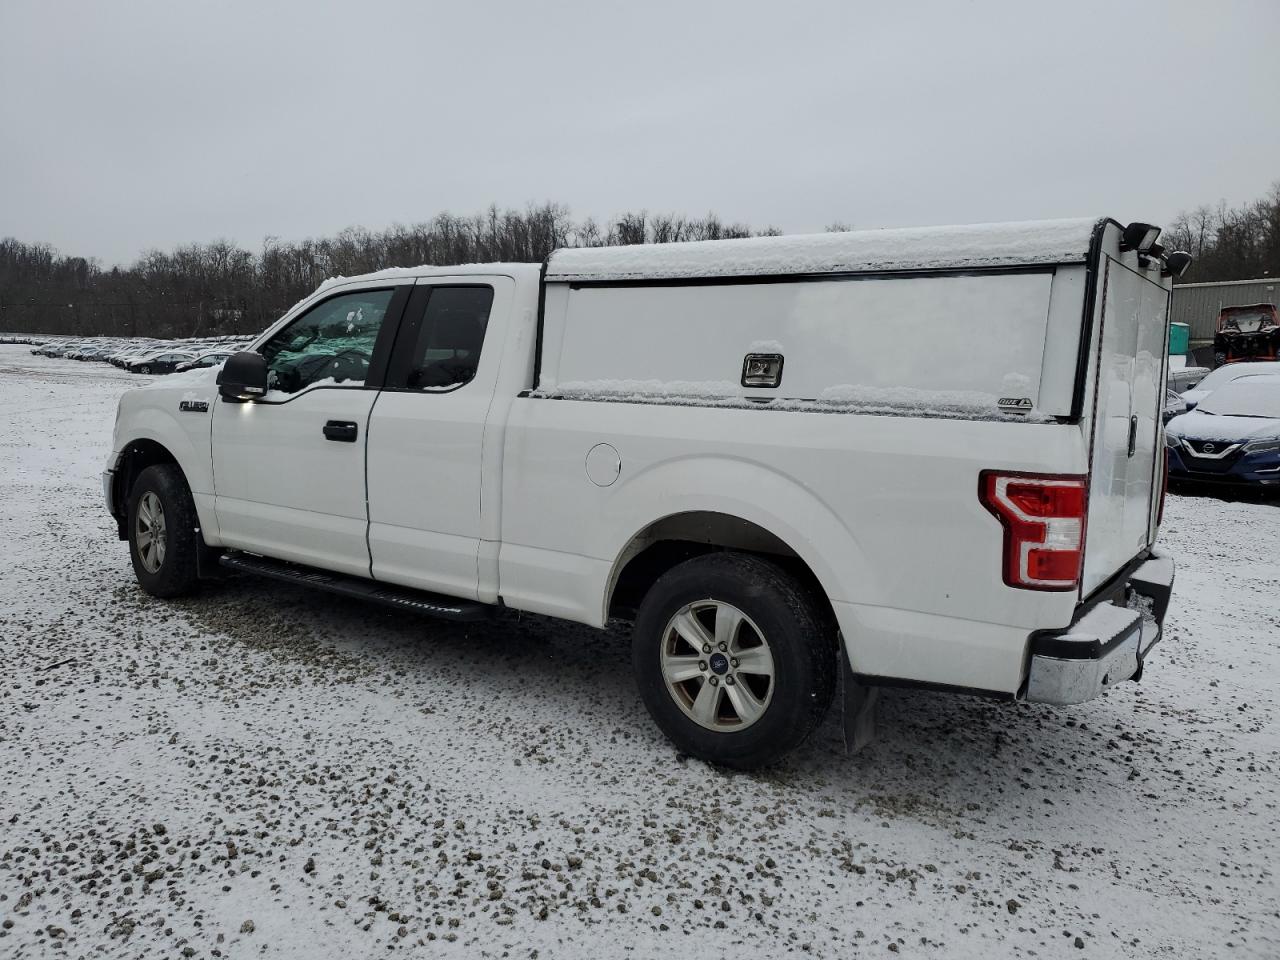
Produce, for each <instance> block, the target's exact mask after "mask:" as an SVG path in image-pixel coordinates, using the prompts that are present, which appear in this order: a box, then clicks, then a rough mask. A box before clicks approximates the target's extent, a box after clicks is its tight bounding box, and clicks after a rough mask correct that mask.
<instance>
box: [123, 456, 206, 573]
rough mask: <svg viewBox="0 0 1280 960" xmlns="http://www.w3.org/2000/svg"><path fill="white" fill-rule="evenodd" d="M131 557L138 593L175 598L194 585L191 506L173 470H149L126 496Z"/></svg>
mask: <svg viewBox="0 0 1280 960" xmlns="http://www.w3.org/2000/svg"><path fill="white" fill-rule="evenodd" d="M128 523H129V526H128V529H129V557H130V559H131V560H132V561H133V572H134V575H135V576H137V578H138V583H140V584H142V589H144V590H146V591H147V593H149V594H151V595H152V596H155V597H178V596H181V595H183V594H185V593H190V592H191V591H192V590H193V589H194V588H195V585H196V550H197V548H198V547H199V542H198V540H199V536H200V535H199V534H198V533H197V532H196V527H197V526H198V521H197V519H196V507H195V502H194V501H193V500H192V499H191V491H190V490H188V489H187V481H186V478H185V477H183V475H182V471H181V470H180V469H178V467H177V466H176V465H175V464H172V463H162V464H157V465H155V466H152V467H147V468H146V469H145V470H143V471H142V472H141V473H140V474H138V479H137V480H135V481H134V483H133V489H132V490H130V491H129V517H128Z"/></svg>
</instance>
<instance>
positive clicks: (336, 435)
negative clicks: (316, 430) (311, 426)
mask: <svg viewBox="0 0 1280 960" xmlns="http://www.w3.org/2000/svg"><path fill="white" fill-rule="evenodd" d="M356 434H357V429H356V425H355V424H354V423H352V422H351V421H350V420H330V421H329V422H328V423H326V424H325V425H324V438H325V439H326V440H337V441H338V442H339V443H355V442H356Z"/></svg>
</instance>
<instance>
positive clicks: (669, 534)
mask: <svg viewBox="0 0 1280 960" xmlns="http://www.w3.org/2000/svg"><path fill="white" fill-rule="evenodd" d="M729 550H733V551H738V552H742V553H751V554H756V555H758V556H762V557H765V558H767V559H770V560H773V561H774V562H775V563H777V564H778V565H779V566H781V567H783V568H784V569H786V570H787V571H788V572H790V573H791V574H792V575H793V576H795V577H796V578H797V579H799V580H801V581H802V582H803V583H804V584H805V585H806V586H808V587H809V588H810V589H811V590H812V591H813V593H814V594H815V596H816V597H818V599H819V601H820V603H821V605H822V607H823V609H824V610H825V611H826V612H827V613H828V614H829V615H830V616H831V617H832V619H833V620H834V618H835V613H834V610H833V608H832V606H831V599H830V597H829V595H828V592H827V589H826V587H825V586H824V585H823V582H822V579H821V578H820V577H819V576H818V574H817V573H816V572H815V570H814V568H813V566H812V565H810V563H809V562H808V561H807V560H806V559H805V558H804V557H803V556H801V555H800V553H799V552H797V551H796V550H795V549H794V548H793V547H792V546H791V545H790V544H788V543H787V541H786V540H784V539H783V538H782V537H781V536H779V535H778V534H776V533H774V532H773V531H772V530H770V529H768V528H767V527H765V526H763V525H762V524H760V523H758V522H756V521H753V520H748V519H746V518H744V517H740V516H737V515H735V514H731V513H725V512H721V511H716V510H686V511H681V512H679V513H672V514H668V515H666V516H664V517H661V518H659V519H657V520H654V521H653V522H651V523H649V524H646V525H645V526H644V527H643V528H641V529H640V530H638V531H636V532H635V534H633V535H632V536H631V538H630V539H629V540H628V542H627V544H626V545H625V546H624V547H623V549H622V551H621V552H620V553H619V554H618V558H617V560H616V561H615V563H614V565H613V569H612V571H611V573H610V576H609V583H608V591H607V596H606V601H605V609H606V612H607V614H608V616H611V617H619V618H622V619H630V618H632V617H634V614H635V610H636V608H637V607H638V606H639V604H640V601H641V600H643V599H644V596H645V594H646V593H647V592H648V591H649V589H650V588H651V587H652V586H653V585H654V583H656V582H657V580H658V578H659V577H661V576H662V575H663V574H664V573H666V572H667V571H668V570H670V569H671V568H672V567H674V566H676V565H677V564H680V563H683V562H684V561H685V560H689V559H692V558H693V557H697V556H702V555H705V554H708V553H716V552H720V551H729Z"/></svg>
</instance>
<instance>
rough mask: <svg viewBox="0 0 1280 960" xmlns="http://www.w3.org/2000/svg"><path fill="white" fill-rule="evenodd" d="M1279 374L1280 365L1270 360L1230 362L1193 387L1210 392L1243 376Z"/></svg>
mask: <svg viewBox="0 0 1280 960" xmlns="http://www.w3.org/2000/svg"><path fill="white" fill-rule="evenodd" d="M1277 374H1280V366H1275V365H1273V364H1272V362H1271V361H1269V360H1268V361H1266V362H1265V363H1229V364H1227V365H1226V366H1225V367H1219V368H1218V369H1217V370H1215V371H1213V373H1211V374H1209V375H1208V376H1207V377H1205V378H1204V379H1203V380H1201V381H1200V382H1199V383H1197V384H1196V385H1195V387H1194V388H1193V389H1195V390H1197V391H1205V392H1208V391H1210V390H1216V389H1218V387H1223V386H1226V385H1227V384H1228V383H1230V382H1231V381H1232V380H1239V379H1240V378H1242V377H1256V376H1276V375H1277Z"/></svg>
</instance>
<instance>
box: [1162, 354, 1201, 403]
mask: <svg viewBox="0 0 1280 960" xmlns="http://www.w3.org/2000/svg"><path fill="white" fill-rule="evenodd" d="M1169 359H1170V361H1172V360H1173V359H1174V358H1172V357H1170V358H1169ZM1208 375H1209V368H1208V367H1175V366H1173V364H1172V362H1171V363H1170V365H1169V377H1168V384H1167V385H1168V387H1169V389H1170V390H1172V391H1173V392H1174V393H1179V394H1181V393H1186V392H1187V391H1188V390H1194V389H1195V388H1196V387H1198V386H1199V385H1200V381H1201V380H1203V379H1204V378H1205V377H1207V376H1208Z"/></svg>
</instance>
